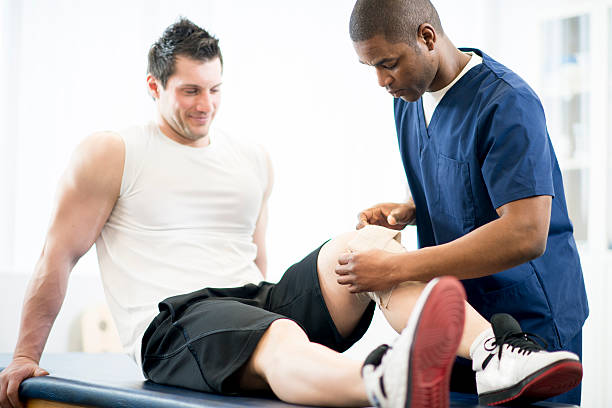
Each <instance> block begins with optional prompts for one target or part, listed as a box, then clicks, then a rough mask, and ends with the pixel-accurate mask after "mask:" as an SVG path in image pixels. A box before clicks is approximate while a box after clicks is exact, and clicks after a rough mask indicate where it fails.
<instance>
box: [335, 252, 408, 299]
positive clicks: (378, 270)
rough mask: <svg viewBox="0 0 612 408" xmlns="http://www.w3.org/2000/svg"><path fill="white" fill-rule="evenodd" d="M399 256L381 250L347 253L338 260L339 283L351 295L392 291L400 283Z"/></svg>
mask: <svg viewBox="0 0 612 408" xmlns="http://www.w3.org/2000/svg"><path fill="white" fill-rule="evenodd" d="M397 255H398V254H393V253H391V252H387V251H383V250H380V249H372V250H369V251H363V252H346V253H344V254H342V255H340V257H339V258H338V265H336V269H335V272H336V274H337V275H338V279H337V281H338V283H339V284H341V285H346V286H347V287H348V289H349V291H350V292H351V293H358V292H377V291H382V290H387V289H390V288H392V287H394V286H395V285H397V284H398V283H399V281H397V279H398V277H399V276H398V274H397V271H398V269H399V264H400V262H399V261H398V259H397Z"/></svg>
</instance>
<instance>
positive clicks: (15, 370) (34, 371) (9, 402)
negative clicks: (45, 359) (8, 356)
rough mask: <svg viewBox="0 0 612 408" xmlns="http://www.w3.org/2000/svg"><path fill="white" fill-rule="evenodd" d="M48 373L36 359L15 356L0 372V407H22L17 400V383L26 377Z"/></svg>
mask: <svg viewBox="0 0 612 408" xmlns="http://www.w3.org/2000/svg"><path fill="white" fill-rule="evenodd" d="M41 375H49V373H48V372H47V371H45V370H43V369H42V368H40V367H39V366H38V363H36V361H34V360H32V359H30V358H27V357H16V358H14V359H13V361H12V362H11V363H10V364H9V365H8V367H6V368H5V369H4V370H2V372H1V373H0V407H2V408H22V407H23V404H22V403H21V401H19V394H18V392H19V384H21V382H22V381H23V380H25V379H26V378H30V377H39V376H41Z"/></svg>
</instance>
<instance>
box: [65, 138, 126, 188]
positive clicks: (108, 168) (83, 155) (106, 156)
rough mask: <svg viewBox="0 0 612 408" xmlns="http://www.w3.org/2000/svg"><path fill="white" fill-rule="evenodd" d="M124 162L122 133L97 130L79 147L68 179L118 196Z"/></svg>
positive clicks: (81, 185)
mask: <svg viewBox="0 0 612 408" xmlns="http://www.w3.org/2000/svg"><path fill="white" fill-rule="evenodd" d="M124 161H125V144H124V142H123V139H122V138H121V136H120V135H119V134H118V133H115V132H97V133H93V134H91V135H89V136H87V137H86V138H85V139H84V140H83V141H82V142H81V143H80V144H79V145H78V146H77V148H76V149H75V151H74V153H73V155H72V158H71V162H70V164H69V166H68V169H67V172H66V175H65V176H66V180H65V181H66V182H68V183H71V184H73V186H75V187H78V188H80V189H85V190H89V189H95V190H96V191H97V192H98V193H105V192H106V193H112V194H114V195H118V194H119V189H120V187H121V177H122V174H123V166H124Z"/></svg>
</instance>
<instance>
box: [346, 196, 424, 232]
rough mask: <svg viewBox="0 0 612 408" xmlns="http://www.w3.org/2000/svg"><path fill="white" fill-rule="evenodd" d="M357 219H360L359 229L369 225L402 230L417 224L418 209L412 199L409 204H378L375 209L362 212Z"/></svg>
mask: <svg viewBox="0 0 612 408" xmlns="http://www.w3.org/2000/svg"><path fill="white" fill-rule="evenodd" d="M357 218H358V219H359V223H358V224H357V229H361V228H363V227H365V226H366V225H368V224H369V225H380V226H382V227H386V228H391V229H394V230H401V229H404V227H406V225H414V224H415V223H416V207H415V205H414V201H413V200H412V198H410V199H409V200H408V202H407V203H401V204H400V203H382V204H376V205H375V206H374V207H371V208H368V209H367V210H363V211H361V212H360V213H359V215H358V216H357Z"/></svg>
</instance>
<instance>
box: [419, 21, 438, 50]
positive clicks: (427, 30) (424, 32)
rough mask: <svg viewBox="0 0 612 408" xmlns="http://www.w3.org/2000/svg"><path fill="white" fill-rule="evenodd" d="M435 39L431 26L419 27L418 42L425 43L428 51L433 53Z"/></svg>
mask: <svg viewBox="0 0 612 408" xmlns="http://www.w3.org/2000/svg"><path fill="white" fill-rule="evenodd" d="M436 39H437V34H436V30H435V29H434V28H433V26H432V25H431V24H428V23H423V24H421V25H420V26H419V40H421V41H423V43H425V45H426V46H427V49H428V50H429V51H433V49H434V48H435V44H436Z"/></svg>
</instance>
